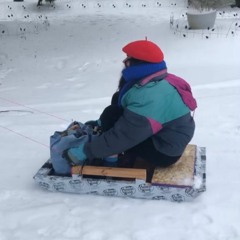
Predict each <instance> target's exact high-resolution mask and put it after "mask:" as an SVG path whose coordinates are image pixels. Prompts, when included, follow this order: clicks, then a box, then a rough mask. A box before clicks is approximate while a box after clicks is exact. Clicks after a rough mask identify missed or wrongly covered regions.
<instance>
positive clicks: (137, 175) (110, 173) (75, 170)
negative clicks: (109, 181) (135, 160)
mask: <svg viewBox="0 0 240 240" xmlns="http://www.w3.org/2000/svg"><path fill="white" fill-rule="evenodd" d="M72 174H82V175H92V176H105V177H120V178H134V179H142V180H145V181H146V176H147V173H146V169H134V168H115V167H98V166H83V167H82V166H75V167H72Z"/></svg>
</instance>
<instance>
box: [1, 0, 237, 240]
mask: <svg viewBox="0 0 240 240" xmlns="http://www.w3.org/2000/svg"><path fill="white" fill-rule="evenodd" d="M176 2H177V4H175V3H174V2H172V3H171V2H170V1H167V0H162V1H161V0H159V1H151V0H150V1H149V0H148V1H147V0H145V1H144V0H142V1H139V0H129V1H128V0H104V1H93V0H89V1H87V0H86V1H78V0H56V2H55V4H54V5H51V4H48V3H45V2H43V6H41V7H37V6H36V5H37V0H34V1H33V0H25V1H24V2H13V1H12V0H2V1H1V2H0V136H1V140H0V153H1V159H0V163H1V168H0V180H1V181H0V240H33V239H34V240H77V239H81V240H153V239H161V240H169V239H171V240H187V239H196V240H239V239H240V192H239V186H240V174H239V169H240V147H239V145H240V113H239V107H240V71H239V65H240V44H239V38H240V36H239V32H237V31H238V28H237V26H235V30H236V33H232V34H229V33H230V32H231V31H232V26H233V25H234V24H238V23H239V17H237V16H236V15H235V16H232V15H231V14H232V13H234V11H235V12H236V13H238V15H239V14H240V13H239V9H231V8H229V9H228V8H227V9H226V11H227V12H230V14H229V16H228V17H227V18H226V19H224V23H225V24H224V25H221V24H220V25H218V28H217V30H216V31H217V33H216V34H215V35H214V34H212V35H211V34H209V36H210V37H206V35H207V34H208V33H206V32H205V31H200V32H199V31H196V32H193V31H189V33H188V31H187V30H186V29H184V24H185V23H184V24H183V25H181V26H182V31H180V30H179V29H178V28H177V27H176V25H174V26H171V25H170V19H172V20H173V19H174V21H175V23H176V21H178V19H180V20H179V22H181V23H182V22H183V21H185V20H184V19H183V18H182V14H183V13H185V12H186V10H187V8H186V2H185V1H183V0H178V1H176ZM173 16H174V17H173ZM231 16H232V17H231ZM220 20H221V22H223V19H220ZM220 20H219V21H220ZM235 22H236V23H235ZM216 24H219V23H218V19H217V23H216ZM221 26H223V27H221ZM182 33H183V34H182ZM182 35H184V36H182ZM145 37H147V38H148V39H149V40H152V41H154V42H156V43H157V44H158V45H159V46H160V47H161V48H162V50H163V51H164V53H165V60H166V63H167V66H168V71H169V72H171V73H174V74H176V75H179V76H181V77H182V78H185V79H186V80H187V81H188V82H189V83H190V84H191V86H192V90H193V94H194V96H195V97H196V99H197V101H198V108H197V110H196V112H195V115H194V118H195V121H196V132H195V136H194V138H193V139H192V142H191V143H193V144H196V145H198V146H204V147H206V149H207V191H206V192H205V193H203V194H202V195H201V196H200V197H198V198H197V199H195V200H194V201H192V202H186V203H173V202H168V201H153V200H141V199H129V198H115V197H101V196H91V195H76V194H64V193H53V192H48V191H46V190H43V189H41V188H40V187H39V186H38V185H37V184H36V183H35V182H34V181H33V176H34V174H35V173H36V172H37V170H38V169H39V168H40V167H41V166H42V164H43V163H44V162H45V161H46V160H47V159H48V157H49V136H50V135H51V134H52V133H53V132H54V131H56V130H63V129H65V128H66V126H67V125H68V124H69V123H71V121H72V120H78V121H81V122H85V121H86V120H90V119H97V118H98V116H99V114H100V113H101V111H102V110H103V109H104V107H105V106H107V105H108V104H109V103H110V99H111V95H112V93H113V92H114V91H115V90H116V88H117V84H118V80H119V77H120V73H121V70H122V68H123V64H122V60H123V59H124V58H125V56H124V54H123V52H122V51H121V49H122V47H123V46H124V45H125V44H127V43H128V42H130V41H134V40H139V39H145Z"/></svg>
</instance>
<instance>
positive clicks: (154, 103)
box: [84, 69, 197, 159]
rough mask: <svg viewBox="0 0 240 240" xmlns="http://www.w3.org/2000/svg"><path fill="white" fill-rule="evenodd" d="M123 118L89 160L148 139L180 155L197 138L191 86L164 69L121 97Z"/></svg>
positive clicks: (88, 149)
mask: <svg viewBox="0 0 240 240" xmlns="http://www.w3.org/2000/svg"><path fill="white" fill-rule="evenodd" d="M121 106H122V108H123V115H122V116H121V117H120V118H119V120H118V121H117V122H116V123H115V125H114V127H113V128H111V129H110V130H108V131H107V132H104V133H103V134H102V135H101V136H99V137H98V138H95V139H94V141H93V142H91V143H86V144H85V147H84V151H85V153H86V155H87V157H88V158H89V159H92V158H102V157H107V156H110V155H112V154H116V153H121V152H124V151H126V150H128V149H130V148H132V147H134V146H136V145H138V144H139V143H141V142H143V141H144V140H146V139H148V138H152V141H153V144H154V146H155V148H156V149H157V150H158V151H159V152H161V153H163V154H166V155H169V156H180V155H181V154H182V153H183V151H184V149H185V147H186V145H187V144H188V143H189V142H190V140H191V139H192V137H193V134H194V129H195V124H194V120H193V118H192V116H191V111H193V110H195V108H196V107H197V105H196V101H195V99H194V98H193V96H192V93H191V88H190V86H189V84H188V83H187V82H186V81H184V80H183V79H181V78H179V77H177V76H175V75H172V74H168V73H167V70H166V69H164V70H161V71H158V72H156V73H154V74H151V75H149V76H147V77H145V78H143V79H141V80H140V81H138V82H136V83H135V84H134V85H133V86H131V88H130V89H128V90H127V91H126V92H125V93H124V95H123V96H122V98H121Z"/></svg>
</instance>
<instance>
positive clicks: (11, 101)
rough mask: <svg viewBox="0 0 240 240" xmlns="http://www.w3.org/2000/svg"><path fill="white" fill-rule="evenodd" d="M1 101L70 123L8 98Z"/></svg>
mask: <svg viewBox="0 0 240 240" xmlns="http://www.w3.org/2000/svg"><path fill="white" fill-rule="evenodd" d="M0 99H1V100H3V101H5V102H8V103H11V104H14V105H17V106H21V107H24V108H27V109H30V110H33V111H34V112H39V113H42V114H45V115H48V116H50V117H54V118H57V119H59V120H62V121H64V122H70V121H69V120H67V119H64V118H61V117H58V116H55V115H53V114H50V113H47V112H43V111H40V110H38V109H36V108H31V107H28V106H26V105H24V104H21V103H18V102H15V101H13V100H9V99H6V98H3V97H0Z"/></svg>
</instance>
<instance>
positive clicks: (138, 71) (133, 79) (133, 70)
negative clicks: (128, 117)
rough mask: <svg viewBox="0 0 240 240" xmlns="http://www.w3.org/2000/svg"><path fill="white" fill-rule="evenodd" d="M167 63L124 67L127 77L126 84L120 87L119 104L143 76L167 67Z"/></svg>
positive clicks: (125, 77) (123, 73) (124, 76)
mask: <svg viewBox="0 0 240 240" xmlns="http://www.w3.org/2000/svg"><path fill="white" fill-rule="evenodd" d="M166 68H167V66H166V63H165V62H164V61H162V62H160V63H145V64H139V65H134V66H130V67H127V68H125V69H123V71H122V76H123V78H124V79H125V84H124V85H123V87H122V89H120V93H119V98H118V105H119V106H121V100H122V97H123V95H124V94H125V93H126V92H127V91H128V90H129V89H130V88H131V87H132V86H133V85H134V84H136V83H137V82H138V81H140V80H142V79H143V78H145V77H147V76H149V75H151V74H154V73H156V72H159V71H161V70H163V69H166Z"/></svg>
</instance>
